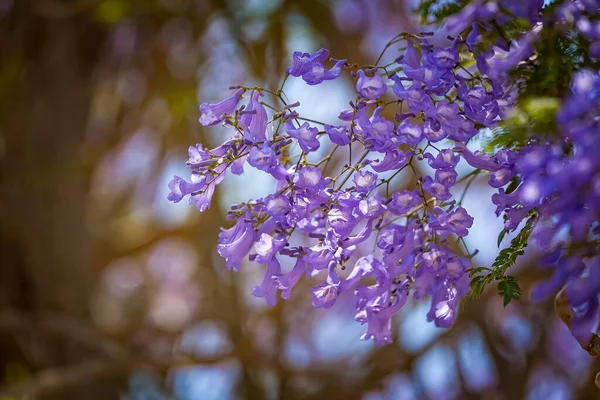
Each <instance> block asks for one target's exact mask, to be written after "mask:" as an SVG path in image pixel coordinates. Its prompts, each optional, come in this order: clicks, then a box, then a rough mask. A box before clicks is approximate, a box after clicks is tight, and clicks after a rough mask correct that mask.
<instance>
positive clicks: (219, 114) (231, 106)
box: [200, 89, 245, 126]
mask: <svg viewBox="0 0 600 400" xmlns="http://www.w3.org/2000/svg"><path fill="white" fill-rule="evenodd" d="M244 91H245V89H238V90H237V91H236V92H235V93H234V94H233V95H231V96H229V97H228V98H226V99H225V100H223V101H221V102H220V103H217V104H210V103H202V104H200V112H201V113H202V115H201V116H200V123H201V124H202V125H204V126H210V125H216V124H218V123H219V122H222V121H223V120H224V115H230V114H231V113H233V111H234V110H235V109H236V107H237V105H238V103H239V102H240V99H241V98H242V94H243V93H244Z"/></svg>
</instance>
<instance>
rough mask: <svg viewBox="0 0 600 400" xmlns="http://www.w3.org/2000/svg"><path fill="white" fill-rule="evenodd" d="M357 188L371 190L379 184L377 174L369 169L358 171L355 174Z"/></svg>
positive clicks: (360, 190) (361, 190) (365, 190)
mask: <svg viewBox="0 0 600 400" xmlns="http://www.w3.org/2000/svg"><path fill="white" fill-rule="evenodd" d="M353 180H354V184H355V185H356V190H358V191H359V192H370V191H371V190H373V189H375V187H376V186H377V174H374V173H373V172H369V171H358V172H356V173H355V174H354V176H353Z"/></svg>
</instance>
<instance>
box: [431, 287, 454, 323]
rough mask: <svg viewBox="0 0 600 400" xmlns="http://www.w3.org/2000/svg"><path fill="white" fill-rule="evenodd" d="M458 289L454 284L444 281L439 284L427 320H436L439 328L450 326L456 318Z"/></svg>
mask: <svg viewBox="0 0 600 400" xmlns="http://www.w3.org/2000/svg"><path fill="white" fill-rule="evenodd" d="M457 305H458V291H457V290H456V288H455V287H454V285H453V284H451V283H449V282H448V281H444V282H443V283H442V284H440V285H439V287H438V288H437V290H436V291H435V294H434V295H433V299H432V302H431V309H430V310H429V312H428V313H427V320H428V321H434V322H435V326H437V327H438V328H449V327H450V326H451V325H452V324H453V323H454V319H455V313H456V306H457Z"/></svg>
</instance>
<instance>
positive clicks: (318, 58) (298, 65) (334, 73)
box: [285, 49, 346, 85]
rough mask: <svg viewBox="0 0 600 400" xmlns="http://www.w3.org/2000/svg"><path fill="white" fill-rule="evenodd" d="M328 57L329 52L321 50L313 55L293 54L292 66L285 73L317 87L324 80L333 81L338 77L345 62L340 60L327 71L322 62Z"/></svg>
mask: <svg viewBox="0 0 600 400" xmlns="http://www.w3.org/2000/svg"><path fill="white" fill-rule="evenodd" d="M328 57H329V50H326V49H321V50H319V51H317V52H316V53H314V54H308V53H300V52H295V53H294V54H293V55H292V60H293V61H292V66H291V67H289V68H287V69H286V70H285V71H286V72H287V73H288V74H290V75H292V76H295V77H299V76H302V79H304V81H305V82H306V83H308V84H309V85H317V84H319V83H321V82H323V81H325V80H331V79H335V78H337V77H338V76H340V73H341V71H342V67H343V66H344V64H346V61H345V60H340V61H338V62H336V63H335V65H334V66H333V67H332V68H331V69H330V70H327V69H326V68H325V66H324V65H323V62H325V60H327V58H328Z"/></svg>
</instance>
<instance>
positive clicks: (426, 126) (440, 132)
mask: <svg viewBox="0 0 600 400" xmlns="http://www.w3.org/2000/svg"><path fill="white" fill-rule="evenodd" d="M423 134H424V135H425V138H426V139H427V140H429V141H430V142H432V143H435V142H439V141H440V140H443V139H445V138H446V137H447V136H448V133H447V132H446V131H445V130H444V129H443V128H442V124H440V123H439V122H438V121H437V120H435V119H431V118H427V119H426V120H425V122H424V123H423Z"/></svg>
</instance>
